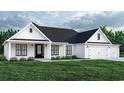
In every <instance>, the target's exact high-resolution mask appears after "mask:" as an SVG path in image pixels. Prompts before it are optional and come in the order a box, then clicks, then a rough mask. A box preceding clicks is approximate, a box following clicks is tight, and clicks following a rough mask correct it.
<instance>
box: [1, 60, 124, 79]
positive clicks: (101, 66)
mask: <svg viewBox="0 0 124 93" xmlns="http://www.w3.org/2000/svg"><path fill="white" fill-rule="evenodd" d="M0 80H2V81H3V80H10V81H13V80H15V81H16V80H27V81H31V80H34V81H39V80H52V81H54V80H57V81H60V80H61V81H70V80H73V81H75V80H76V81H80V80H83V81H84V80H107V81H108V80H124V62H114V61H105V60H84V61H78V62H46V63H45V62H0Z"/></svg>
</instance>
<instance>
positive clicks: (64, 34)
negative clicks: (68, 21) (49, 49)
mask: <svg viewBox="0 0 124 93" xmlns="http://www.w3.org/2000/svg"><path fill="white" fill-rule="evenodd" d="M33 24H34V25H35V26H36V27H37V28H38V29H39V30H40V31H42V32H43V33H44V34H45V35H46V36H47V37H48V38H49V39H50V40H51V41H53V42H69V43H85V42H86V41H87V40H88V39H89V38H90V37H91V36H92V35H93V34H94V33H95V32H96V31H97V30H98V28H97V29H93V30H89V31H85V32H80V33H79V32H76V31H75V30H73V29H65V28H55V27H45V26H39V25H37V24H35V23H33Z"/></svg>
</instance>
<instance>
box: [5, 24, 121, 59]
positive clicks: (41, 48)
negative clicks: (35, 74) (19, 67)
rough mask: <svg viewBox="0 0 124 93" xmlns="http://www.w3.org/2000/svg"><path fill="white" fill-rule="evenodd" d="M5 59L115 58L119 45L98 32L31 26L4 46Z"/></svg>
mask: <svg viewBox="0 0 124 93" xmlns="http://www.w3.org/2000/svg"><path fill="white" fill-rule="evenodd" d="M3 45H4V56H5V57H6V58H7V59H8V60H10V59H11V58H12V57H17V58H18V59H20V58H22V57H23V58H28V57H34V58H44V59H51V58H52V57H57V56H60V57H63V56H71V55H76V56H77V57H79V58H92V59H105V58H118V57H119V45H118V44H112V42H111V41H110V40H109V39H108V38H107V37H106V35H105V34H104V33H103V32H102V31H101V29H100V28H98V29H93V30H89V31H85V32H76V31H75V30H73V29H65V28H54V27H44V26H39V25H37V24H35V23H33V22H32V23H30V24H28V25H27V26H25V27H24V28H23V29H22V30H20V31H19V32H17V33H16V34H15V35H13V36H12V37H10V38H9V39H8V40H6V41H5V42H4V43H3Z"/></svg>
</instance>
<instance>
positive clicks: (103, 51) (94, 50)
mask: <svg viewBox="0 0 124 93" xmlns="http://www.w3.org/2000/svg"><path fill="white" fill-rule="evenodd" d="M88 57H89V58H97V59H100V58H101V59H102V58H108V47H107V46H89V47H88Z"/></svg>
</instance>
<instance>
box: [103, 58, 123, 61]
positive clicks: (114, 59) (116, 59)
mask: <svg viewBox="0 0 124 93" xmlns="http://www.w3.org/2000/svg"><path fill="white" fill-rule="evenodd" d="M105 60H113V61H121V62H124V57H119V58H110V59H105Z"/></svg>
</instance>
